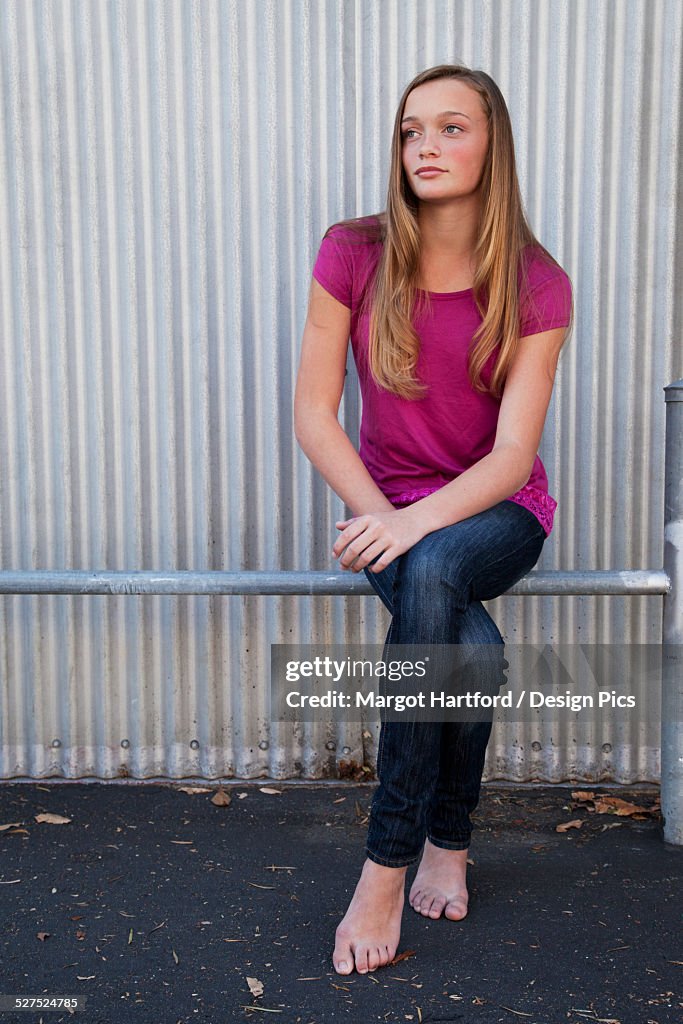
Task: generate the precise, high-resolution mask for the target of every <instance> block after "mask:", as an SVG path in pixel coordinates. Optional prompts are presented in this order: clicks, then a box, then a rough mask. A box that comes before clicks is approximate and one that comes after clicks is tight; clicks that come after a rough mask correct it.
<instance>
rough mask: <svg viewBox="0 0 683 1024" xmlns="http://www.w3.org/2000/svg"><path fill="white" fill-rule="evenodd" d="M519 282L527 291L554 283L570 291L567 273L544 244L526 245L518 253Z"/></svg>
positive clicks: (561, 288) (569, 280)
mask: <svg viewBox="0 0 683 1024" xmlns="http://www.w3.org/2000/svg"><path fill="white" fill-rule="evenodd" d="M519 264H520V283H521V284H522V288H523V291H526V292H527V293H529V292H533V291H536V289H538V288H540V287H541V286H542V285H551V284H554V285H555V286H556V287H558V288H559V289H560V290H563V289H564V290H567V289H568V290H569V291H570V292H571V286H572V285H571V279H570V277H569V274H567V272H566V271H565V270H564V269H563V267H561V266H560V264H559V263H558V262H557V260H556V259H555V257H554V256H552V255H551V254H550V253H549V252H548V250H547V249H546V248H544V246H542V245H540V244H536V245H527V246H525V247H524V249H522V252H521V254H520V261H519Z"/></svg>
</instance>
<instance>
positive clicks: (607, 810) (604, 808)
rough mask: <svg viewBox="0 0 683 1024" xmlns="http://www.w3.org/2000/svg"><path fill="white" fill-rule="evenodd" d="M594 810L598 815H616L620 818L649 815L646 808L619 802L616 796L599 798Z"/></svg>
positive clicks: (624, 801) (623, 801) (626, 801)
mask: <svg viewBox="0 0 683 1024" xmlns="http://www.w3.org/2000/svg"><path fill="white" fill-rule="evenodd" d="M595 810H596V811H597V812H598V814H617V815H619V816H620V817H630V815H632V814H644V815H646V816H647V815H649V814H650V810H649V808H647V807H641V806H640V805H639V804H632V803H629V801H628V800H621V799H620V798H619V797H618V796H601V797H598V798H597V799H596V801H595Z"/></svg>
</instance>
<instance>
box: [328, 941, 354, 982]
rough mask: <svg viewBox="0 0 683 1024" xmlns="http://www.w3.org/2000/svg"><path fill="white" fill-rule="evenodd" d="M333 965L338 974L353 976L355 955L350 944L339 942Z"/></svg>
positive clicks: (335, 948)
mask: <svg viewBox="0 0 683 1024" xmlns="http://www.w3.org/2000/svg"><path fill="white" fill-rule="evenodd" d="M332 963H333V964H334V969H335V971H336V972H337V974H351V971H352V970H353V953H352V952H351V946H350V945H349V943H348V942H345V941H343V940H339V939H338V940H337V944H336V946H335V947H334V953H333V954H332Z"/></svg>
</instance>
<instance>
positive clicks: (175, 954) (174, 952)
mask: <svg viewBox="0 0 683 1024" xmlns="http://www.w3.org/2000/svg"><path fill="white" fill-rule="evenodd" d="M171 952H172V953H173V959H174V960H175V962H176V963H179V960H178V954H177V953H176V951H175V949H171Z"/></svg>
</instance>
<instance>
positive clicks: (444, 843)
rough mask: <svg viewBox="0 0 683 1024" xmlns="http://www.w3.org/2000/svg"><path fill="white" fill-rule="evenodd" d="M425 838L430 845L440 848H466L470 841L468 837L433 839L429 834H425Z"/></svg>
mask: <svg viewBox="0 0 683 1024" xmlns="http://www.w3.org/2000/svg"><path fill="white" fill-rule="evenodd" d="M427 839H428V840H429V842H430V843H431V844H432V846H438V847H439V849H441V850H468V849H469V847H470V842H471V840H470V839H462V840H458V839H455V840H452V839H433V838H432V836H430V835H429V834H427Z"/></svg>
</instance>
